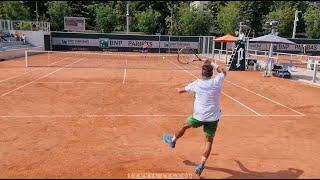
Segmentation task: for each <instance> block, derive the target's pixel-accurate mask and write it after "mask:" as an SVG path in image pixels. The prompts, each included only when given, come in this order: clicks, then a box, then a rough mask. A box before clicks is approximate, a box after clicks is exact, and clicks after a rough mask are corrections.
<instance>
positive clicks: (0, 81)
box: [0, 57, 70, 83]
mask: <svg viewBox="0 0 320 180" xmlns="http://www.w3.org/2000/svg"><path fill="white" fill-rule="evenodd" d="M68 58H70V57H66V58H62V59H61V60H60V61H63V60H65V59H68ZM60 61H57V62H55V63H51V64H49V65H54V64H56V63H58V62H60ZM44 68H45V67H44ZM44 68H40V69H33V70H30V71H28V72H25V73H23V74H19V75H16V76H13V77H10V78H7V79H3V80H0V83H2V82H4V81H8V80H10V79H15V78H17V77H20V76H22V75H24V74H28V73H30V72H33V71H37V70H41V69H44Z"/></svg>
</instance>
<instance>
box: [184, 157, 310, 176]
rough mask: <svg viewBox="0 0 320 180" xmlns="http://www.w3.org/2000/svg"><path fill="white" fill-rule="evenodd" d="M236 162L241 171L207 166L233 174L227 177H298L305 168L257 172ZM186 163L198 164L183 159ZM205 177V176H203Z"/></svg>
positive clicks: (206, 167)
mask: <svg viewBox="0 0 320 180" xmlns="http://www.w3.org/2000/svg"><path fill="white" fill-rule="evenodd" d="M235 162H236V163H237V164H238V165H239V167H240V169H241V171H235V170H232V169H226V168H214V167H208V166H205V169H207V170H213V171H221V172H224V173H227V174H230V175H231V176H229V177H227V178H225V179H296V178H298V177H299V176H301V175H302V174H303V172H304V171H303V170H300V169H295V168H288V170H279V171H276V172H265V171H264V172H257V171H252V170H249V169H247V168H246V167H245V166H244V165H243V164H242V163H241V162H240V161H238V160H235ZM183 163H184V164H186V165H189V166H196V163H194V162H191V161H189V160H185V161H183ZM202 179H203V178H202Z"/></svg>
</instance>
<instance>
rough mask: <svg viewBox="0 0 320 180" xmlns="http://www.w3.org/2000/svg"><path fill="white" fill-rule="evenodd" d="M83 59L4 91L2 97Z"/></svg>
mask: <svg viewBox="0 0 320 180" xmlns="http://www.w3.org/2000/svg"><path fill="white" fill-rule="evenodd" d="M83 59H84V58H80V59H79V60H78V61H75V62H73V63H71V64H68V65H66V66H63V67H61V68H59V69H57V70H55V71H53V72H51V73H48V74H46V75H44V76H41V77H40V78H37V79H35V80H33V81H31V82H28V83H26V84H24V85H22V86H19V87H17V88H15V89H13V90H11V91H8V92H6V93H3V94H1V95H0V97H3V96H5V95H8V94H10V93H12V92H14V91H16V90H18V89H21V88H23V87H26V86H28V85H29V84H32V83H33V82H35V81H37V80H40V79H43V78H45V77H48V76H50V75H51V74H53V73H55V72H58V71H60V70H62V69H64V68H66V67H68V66H70V65H72V64H75V63H77V62H79V61H82V60H83Z"/></svg>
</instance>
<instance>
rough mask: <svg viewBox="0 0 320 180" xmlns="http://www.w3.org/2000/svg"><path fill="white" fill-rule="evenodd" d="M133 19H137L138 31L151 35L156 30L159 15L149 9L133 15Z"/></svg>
mask: <svg viewBox="0 0 320 180" xmlns="http://www.w3.org/2000/svg"><path fill="white" fill-rule="evenodd" d="M134 16H135V18H136V19H137V29H138V31H141V32H144V33H147V34H153V33H155V32H156V30H157V26H158V19H159V17H160V13H159V12H157V11H154V10H152V9H151V8H149V9H148V10H146V11H142V12H137V13H135V15H134Z"/></svg>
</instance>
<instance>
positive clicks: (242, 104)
mask: <svg viewBox="0 0 320 180" xmlns="http://www.w3.org/2000/svg"><path fill="white" fill-rule="evenodd" d="M222 94H223V95H225V96H227V97H228V98H230V99H232V100H234V101H235V102H237V103H239V104H241V105H242V106H244V107H245V108H247V109H249V110H250V111H252V112H254V113H255V114H256V115H258V116H261V114H260V113H258V112H256V111H255V110H253V109H251V108H250V107H248V106H246V105H245V104H243V103H241V102H240V101H238V100H236V99H234V98H233V97H231V96H229V95H227V94H226V93H224V92H222Z"/></svg>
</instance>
